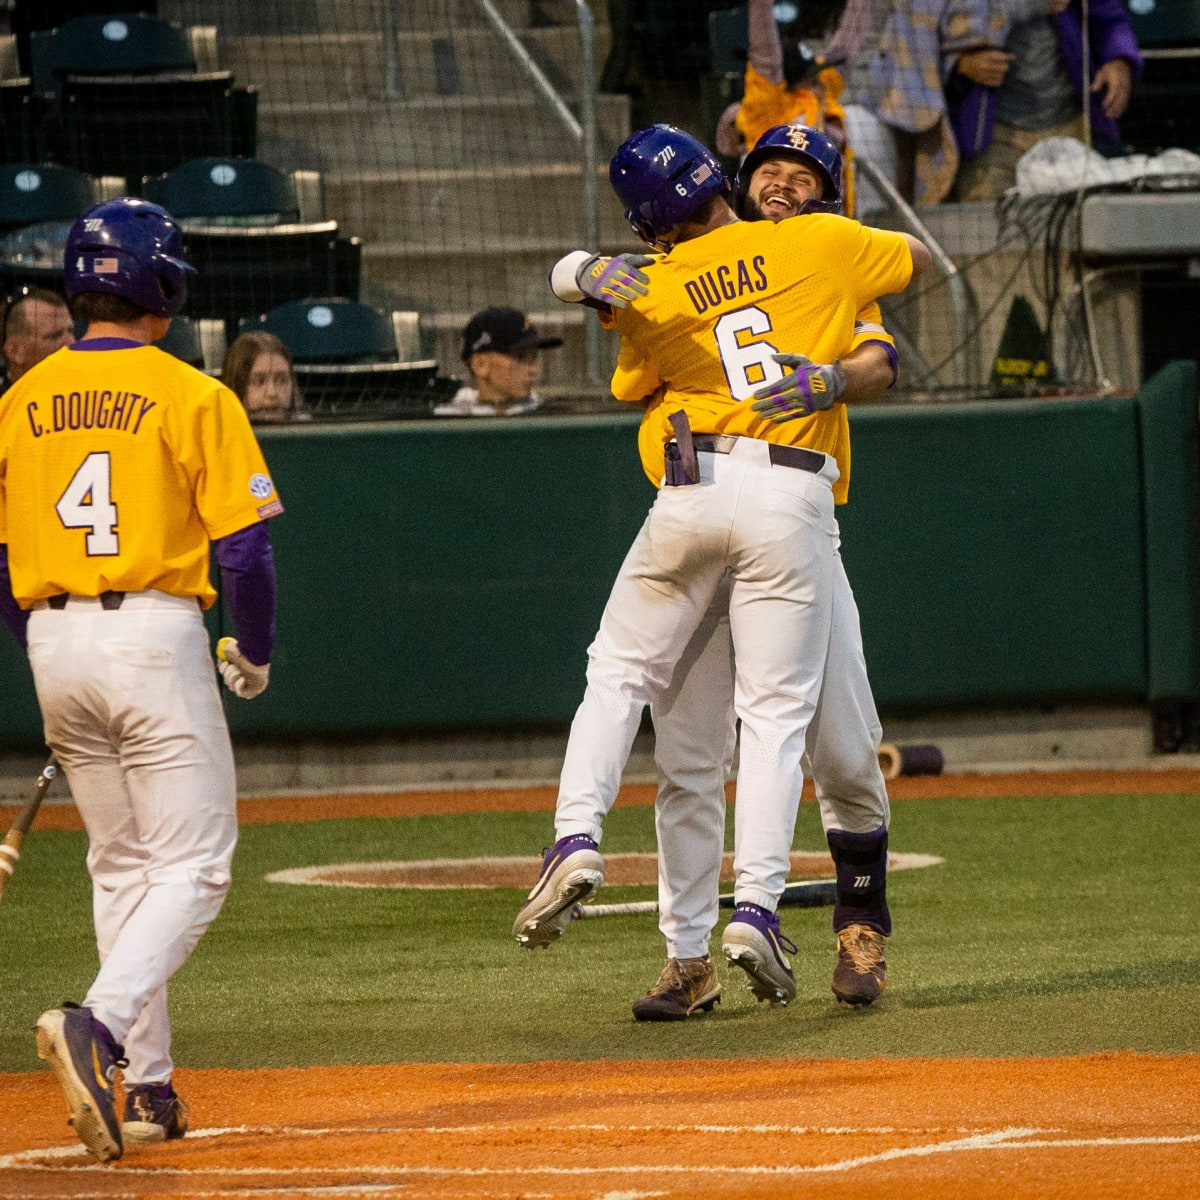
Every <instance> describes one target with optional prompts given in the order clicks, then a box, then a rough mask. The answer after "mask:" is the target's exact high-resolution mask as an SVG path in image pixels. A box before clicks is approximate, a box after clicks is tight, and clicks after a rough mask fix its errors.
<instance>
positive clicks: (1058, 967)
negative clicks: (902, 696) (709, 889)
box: [0, 796, 1200, 1071]
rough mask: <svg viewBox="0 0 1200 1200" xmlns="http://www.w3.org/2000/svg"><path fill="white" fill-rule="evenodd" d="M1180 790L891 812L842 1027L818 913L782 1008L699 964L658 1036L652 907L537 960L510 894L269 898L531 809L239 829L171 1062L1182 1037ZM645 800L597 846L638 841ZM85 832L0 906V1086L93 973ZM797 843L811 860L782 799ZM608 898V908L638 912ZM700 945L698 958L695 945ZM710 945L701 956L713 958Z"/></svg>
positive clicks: (941, 1049) (1082, 1043)
mask: <svg viewBox="0 0 1200 1200" xmlns="http://www.w3.org/2000/svg"><path fill="white" fill-rule="evenodd" d="M1196 805H1197V797H1196V796H1121V797H1068V798H1058V799H1011V800H997V801H991V800H961V801H956V800H943V801H934V800H922V801H911V802H904V803H898V804H896V806H895V816H894V821H893V825H892V847H893V849H896V850H910V851H920V852H925V853H933V854H938V855H942V856H944V857H945V859H946V862H945V863H944V864H943V865H941V866H936V867H931V868H927V869H923V870H913V871H904V872H897V873H895V874H893V876H892V878H891V881H890V884H889V894H890V899H891V904H892V911H893V915H894V918H895V923H896V935H895V936H894V937H893V938H892V940H891V942H890V943H889V952H888V959H889V986H888V990H887V992H886V993H885V994H884V997H883V998H882V999H881V1000H880V1001H879V1003H877V1004H876V1005H875V1006H873V1007H872V1008H870V1009H868V1010H865V1011H853V1010H850V1009H848V1008H846V1007H845V1006H841V1005H837V1004H836V1003H835V1002H834V1000H833V997H832V995H831V994H830V992H829V976H830V971H831V969H832V962H833V938H832V934H831V933H830V928H829V918H830V910H829V909H801V910H789V911H785V913H784V929H785V932H787V933H788V934H789V936H790V937H792V939H793V940H794V941H795V942H796V943H797V945H798V946H799V953H798V954H797V955H796V956H795V962H794V966H795V967H796V975H797V982H798V985H799V994H798V996H797V998H796V1001H795V1002H794V1003H793V1004H792V1005H790V1006H789V1007H788V1008H787V1009H783V1010H780V1009H770V1008H768V1007H766V1006H759V1005H756V1004H755V1003H754V1001H753V999H752V998H751V997H750V995H749V994H748V993H747V992H746V991H745V987H744V983H743V979H742V976H741V975H740V973H733V972H729V971H727V970H726V969H725V966H724V963H723V962H722V963H721V964H720V969H721V970H722V972H723V979H724V982H725V995H724V1003H723V1004H722V1005H720V1006H719V1007H718V1008H717V1009H716V1010H715V1012H714V1013H713V1014H712V1015H710V1016H706V1017H703V1018H699V1019H694V1020H690V1021H687V1022H684V1023H680V1024H676V1025H649V1026H646V1025H638V1024H636V1023H635V1022H634V1021H633V1020H632V1018H631V1016H630V1013H629V1004H630V1002H631V1001H632V1000H633V999H635V998H636V997H637V996H639V995H640V994H642V992H644V991H645V989H646V988H647V987H648V985H649V984H650V983H652V982H653V980H654V979H655V978H656V977H657V974H658V970H659V968H660V966H661V963H662V955H663V948H662V941H661V939H660V937H659V935H658V931H657V926H656V922H655V918H654V917H653V916H639V917H622V918H610V919H605V920H598V921H589V922H587V923H585V924H581V925H576V926H574V927H573V928H572V929H571V930H569V931H568V933H567V935H566V937H565V938H564V939H563V940H562V941H561V942H560V943H559V944H558V945H556V946H554V947H552V948H551V949H550V950H549V951H545V952H535V953H529V952H526V951H523V950H521V949H519V948H518V947H517V945H516V944H515V943H514V942H513V941H512V938H511V934H510V928H511V925H512V919H513V916H514V914H515V912H516V909H517V907H518V906H519V904H520V902H521V900H522V899H523V894H522V893H521V892H519V891H516V890H513V889H487V890H473V891H472V890H461V891H426V892H418V891H388V890H382V889H380V890H375V889H346V890H341V889H334V888H301V887H294V886H284V885H278V884H268V883H266V882H265V880H264V876H265V875H266V874H267V873H268V872H271V871H275V870H279V869H282V868H285V867H296V866H305V865H316V864H322V863H330V862H339V861H347V860H371V859H391V858H430V857H438V856H442V855H444V856H454V857H460V856H469V855H474V854H522V855H529V856H532V855H535V854H536V853H537V851H538V850H539V849H540V848H541V846H542V845H543V844H545V843H546V842H547V841H548V839H549V837H550V819H549V816H548V815H547V814H544V813H543V814H503V813H481V814H475V815H467V816H444V817H417V818H409V819H394V820H384V819H374V818H363V819H357V820H345V821H325V822H318V823H312V824H301V825H256V826H247V827H246V828H244V829H243V831H242V839H241V843H240V845H239V849H238V854H237V859H236V862H235V881H234V887H233V890H232V891H231V893H230V897H229V900H228V901H227V903H226V906H225V909H224V911H223V912H222V914H221V916H220V918H219V919H218V920H217V922H216V923H215V924H214V925H213V927H212V929H211V930H210V931H209V933H208V934H207V935H206V937H205V938H204V939H203V941H202V942H201V943H200V946H199V947H198V949H197V951H196V953H195V954H194V955H193V956H192V959H191V960H190V961H189V962H188V963H187V964H186V966H185V967H184V968H183V969H182V970H181V971H180V973H179V974H178V975H177V976H176V978H175V980H173V981H172V984H171V994H172V1012H173V1020H174V1027H175V1053H176V1057H177V1059H178V1060H179V1061H180V1062H181V1063H185V1064H187V1065H189V1066H195V1067H206V1066H230V1067H252V1066H264V1065H265V1066H279V1067H283V1066H302V1065H311V1064H319V1063H371V1062H393V1061H474V1060H482V1061H493V1060H495V1061H504V1060H518V1061H521V1060H536V1059H541V1058H571V1059H576V1058H577V1059H584V1060H587V1059H595V1058H640V1057H654V1058H660V1057H661V1058H673V1057H680V1056H690V1055H696V1056H701V1057H725V1056H734V1055H813V1056H837V1057H860V1056H870V1055H897V1056H898V1055H988V1056H991V1055H1032V1054H1046V1055H1057V1054H1078V1053H1085V1052H1089V1051H1099V1050H1119V1049H1135V1050H1143V1051H1160V1052H1179V1051H1187V1050H1196V1049H1197V1048H1198V1047H1200V920H1197V918H1198V917H1200V903H1198V901H1197V885H1196V878H1197V877H1196V870H1195V849H1194V847H1195V835H1194V832H1193V830H1194V825H1195V816H1194V814H1195V809H1196ZM653 844H654V836H653V817H652V813H651V811H650V810H649V809H646V808H640V809H619V810H616V811H615V812H614V813H613V814H612V815H611V817H610V818H609V823H608V831H607V836H606V839H605V847H604V848H605V849H606V850H609V851H619V850H648V849H651V848H652V847H653ZM84 845H85V843H84V837H83V835H82V834H76V833H53V832H35V833H34V834H33V836H31V837H30V839H29V840H28V841H27V842H26V846H25V853H24V857H23V860H22V862H21V866H20V869H19V871H18V873H17V876H16V877H15V878H14V880H13V883H12V885H11V886H10V888H9V890H8V893H7V894H6V896H5V898H4V902H3V904H0V964H2V966H0V1071H24V1070H33V1069H36V1068H37V1067H38V1065H39V1064H38V1063H37V1061H36V1059H35V1057H34V1053H33V1038H32V1035H31V1032H30V1029H31V1026H32V1024H33V1022H34V1020H35V1019H36V1017H37V1014H38V1013H39V1012H40V1011H41V1010H42V1009H43V1008H46V1007H49V1006H52V1005H55V1004H58V1003H59V1002H61V1001H62V1000H64V999H80V998H81V997H82V994H83V992H84V991H85V989H86V987H87V984H88V982H89V981H90V979H91V976H92V974H93V973H94V971H95V967H96V959H95V948H94V944H93V942H92V938H91V929H90V888H89V884H88V880H87V876H86V873H85V870H84V866H83V854H84ZM796 845H797V847H799V848H802V849H812V848H818V847H820V846H821V845H822V837H821V832H820V828H819V824H818V821H817V814H816V811H815V808H813V807H812V806H809V805H805V806H803V809H802V812H801V820H800V828H799V829H798V831H797V836H796ZM652 895H653V892H652V890H651V889H646V888H641V889H635V888H611V889H605V890H604V892H603V893H602V898H603V899H604V900H608V901H613V900H618V899H633V898H649V897H651V896H652ZM714 946H715V947H716V943H715V942H714ZM717 953H718V955H719V948H717Z"/></svg>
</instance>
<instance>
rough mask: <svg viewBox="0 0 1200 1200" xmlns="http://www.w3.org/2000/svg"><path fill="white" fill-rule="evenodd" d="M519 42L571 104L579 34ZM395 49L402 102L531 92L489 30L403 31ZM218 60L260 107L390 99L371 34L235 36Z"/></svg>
mask: <svg viewBox="0 0 1200 1200" xmlns="http://www.w3.org/2000/svg"><path fill="white" fill-rule="evenodd" d="M596 34H597V47H596V51H597V67H596V70H597V73H599V72H600V71H601V70H603V67H604V61H605V58H606V57H607V55H608V50H609V45H610V42H611V37H610V31H609V28H608V26H602V27H600V28H599V29H597V31H596ZM520 37H521V40H522V42H523V43H524V44H525V46H526V48H527V49H528V50H529V52H530V54H531V55H532V57H533V59H534V61H535V62H536V63H537V65H538V66H539V67H540V68H541V69H542V71H543V72H544V73H545V75H546V77H547V78H548V79H549V80H550V81H551V83H552V84H553V85H554V86H555V88H556V89H558V91H559V93H560V94H561V95H563V96H564V97H566V98H568V99H569V98H570V97H572V96H575V95H577V94H578V91H579V67H580V55H581V49H580V38H579V32H578V30H576V29H573V28H568V27H565V26H562V27H557V28H552V29H529V30H522V31H521V33H520ZM396 52H397V64H396V67H397V73H396V77H395V81H396V83H397V84H398V87H399V92H400V96H399V97H398V98H403V99H409V100H412V99H418V98H420V97H422V96H439V95H455V94H462V95H471V96H512V95H521V94H532V92H533V87H534V85H533V84H532V83H531V81H530V79H529V76H528V75H527V74H526V73H525V71H524V70H523V69H522V67H521V66H520V64H519V63H518V62H517V59H516V57H515V56H514V55H513V54H512V52H511V51H510V50H509V49H508V47H507V46H506V45H505V44H504V43H503V42H501V41H500V40H499V39H498V38H497V37H496V35H495V33H494V32H493V31H492V30H491V29H456V30H454V31H453V32H447V33H444V34H435V33H402V34H400V35H399V36H398V37H397V38H396ZM221 62H222V64H223V66H224V67H225V68H226V69H228V70H230V71H232V72H233V74H234V78H235V79H236V80H237V81H238V82H239V83H253V84H255V85H256V86H257V87H258V89H259V95H260V102H262V103H274V102H283V101H304V100H326V99H328V100H350V99H355V98H382V97H385V96H387V95H389V92H388V71H389V63H388V60H387V56H386V55H385V54H384V44H383V40H382V39H381V38H380V37H379V36H378V35H376V34H371V33H327V34H303V35H290V36H288V35H280V34H275V35H267V36H245V37H237V38H231V39H228V40H227V41H225V42H224V43H223V44H222V47H221ZM393 98H397V97H393Z"/></svg>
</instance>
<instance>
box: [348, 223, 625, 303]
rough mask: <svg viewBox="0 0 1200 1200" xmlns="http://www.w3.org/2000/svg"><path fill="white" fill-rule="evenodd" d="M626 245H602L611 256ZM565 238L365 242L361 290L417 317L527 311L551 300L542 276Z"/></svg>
mask: <svg viewBox="0 0 1200 1200" xmlns="http://www.w3.org/2000/svg"><path fill="white" fill-rule="evenodd" d="M629 237H630V241H629V243H628V244H623V245H620V246H606V247H604V249H606V250H608V251H610V252H611V251H612V250H614V249H617V250H626V249H633V248H634V247H633V244H632V238H633V235H632V233H631V234H630V235H629ZM573 249H578V246H577V245H575V244H572V242H571V240H570V239H564V238H562V237H557V238H554V237H551V238H493V237H489V238H487V240H486V243H485V244H480V243H479V242H478V241H477V242H475V243H472V244H467V243H463V242H458V243H455V244H442V245H438V244H436V243H435V242H434V241H433V240H432V238H431V239H429V240H427V241H416V242H367V243H366V244H365V245H364V246H363V281H364V287H369V288H372V289H378V290H381V291H385V292H388V293H390V294H391V296H392V300H393V303H392V305H391V307H393V308H406V309H407V308H415V309H419V310H421V311H422V312H461V311H463V310H466V311H467V312H475V311H476V310H477V309H480V308H485V307H487V305H489V304H508V305H512V307H514V308H520V309H523V310H524V311H526V312H536V311H538V310H540V309H544V308H546V307H547V305H548V304H549V303H550V302H551V301H552V300H553V295H552V293H551V291H550V285H549V283H548V282H547V277H548V276H549V273H550V268H551V267H553V266H554V264H555V263H556V262H557V261H558V260H559V259H560V258H561V257H562V256H563V255H564V254H565V253H566V252H567V251H568V250H573Z"/></svg>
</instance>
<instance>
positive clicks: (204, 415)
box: [181, 384, 283, 541]
mask: <svg viewBox="0 0 1200 1200" xmlns="http://www.w3.org/2000/svg"><path fill="white" fill-rule="evenodd" d="M188 434H189V435H190V436H188V437H187V439H186V440H187V442H188V443H189V445H188V447H187V449H186V451H185V454H186V456H187V459H191V463H192V465H193V467H194V469H195V480H196V490H195V503H196V511H197V512H198V513H199V515H200V521H201V523H202V524H203V525H204V529H205V532H206V533H207V534H208V536H209V538H210V540H212V541H216V540H217V539H218V538H223V537H228V536H229V535H230V534H231V533H237V531H238V530H239V529H245V528H246V527H247V526H249V525H253V524H254V523H255V522H256V521H263V520H266V519H267V518H269V517H274V516H278V515H279V513H281V512H283V504H282V503H281V501H280V499H279V495H278V493H277V492H276V490H275V484H274V483H273V482H272V480H271V476H270V473H269V472H268V470H267V464H266V461H265V460H264V459H263V455H262V451H261V450H260V449H259V446H258V441H257V440H256V438H255V437H254V432H253V430H252V429H251V428H250V420H249V418H248V417H247V416H246V410H245V409H244V408H243V407H242V403H241V401H240V400H239V399H238V398H237V396H236V395H234V393H233V392H231V391H230V390H229V389H228V388H227V387H224V386H222V385H220V384H215V385H214V387H213V389H212V390H211V391H210V392H208V393H207V394H206V396H205V397H204V399H203V400H202V401H201V402H200V403H198V404H197V405H196V407H195V410H194V418H193V421H192V423H191V425H190V428H189V430H188ZM181 458H184V456H183V455H181ZM187 459H184V461H185V463H186V461H187Z"/></svg>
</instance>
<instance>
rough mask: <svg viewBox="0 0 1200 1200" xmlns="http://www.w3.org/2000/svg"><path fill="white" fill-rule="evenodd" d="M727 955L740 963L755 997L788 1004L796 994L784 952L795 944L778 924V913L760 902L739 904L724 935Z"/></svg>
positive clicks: (722, 939)
mask: <svg viewBox="0 0 1200 1200" xmlns="http://www.w3.org/2000/svg"><path fill="white" fill-rule="evenodd" d="M721 948H722V949H723V950H724V951H725V957H726V958H727V959H728V960H729V961H730V963H731V964H732V965H733V966H735V967H741V969H742V970H743V971H745V972H746V975H747V977H748V979H749V982H748V986H749V988H750V990H751V991H752V992H753V993H754V997H755V999H756V1000H760V1001H761V1000H769V1001H770V1002H771V1003H772V1004H787V1003H788V1001H789V1000H794V999H795V998H796V977H795V976H794V975H793V974H792V964H791V963H790V962H788V960H787V959H786V958H785V957H784V952H785V951H786V952H787V953H788V954H795V953H796V947H795V945H794V943H792V942H791V941H789V940H788V939H787V938H786V937H785V936H784V934H783V931H782V930H781V929H780V928H779V917H778V915H777V914H775V913H773V912H768V911H767V909H765V908H760V907H759V905H757V904H738V905H737V906H736V907H735V908H734V910H733V916H732V917H730V918H729V924H728V925H726V926H725V933H724V935H723V936H722V938H721Z"/></svg>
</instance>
